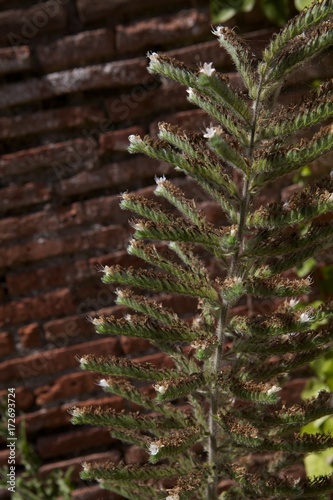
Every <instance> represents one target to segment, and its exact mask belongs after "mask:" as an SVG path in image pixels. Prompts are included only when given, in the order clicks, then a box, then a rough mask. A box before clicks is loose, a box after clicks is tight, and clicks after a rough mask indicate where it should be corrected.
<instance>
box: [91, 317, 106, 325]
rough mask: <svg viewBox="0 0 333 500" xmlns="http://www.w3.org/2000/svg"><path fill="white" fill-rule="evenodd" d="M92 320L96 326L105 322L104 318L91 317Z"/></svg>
mask: <svg viewBox="0 0 333 500" xmlns="http://www.w3.org/2000/svg"><path fill="white" fill-rule="evenodd" d="M90 321H91V322H92V324H93V325H95V326H98V325H102V324H103V323H104V320H103V318H91V319H90Z"/></svg>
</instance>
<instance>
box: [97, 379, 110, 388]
mask: <svg viewBox="0 0 333 500" xmlns="http://www.w3.org/2000/svg"><path fill="white" fill-rule="evenodd" d="M98 385H99V386H100V387H105V388H106V387H109V384H108V383H107V380H105V378H102V379H101V380H100V381H99V382H98Z"/></svg>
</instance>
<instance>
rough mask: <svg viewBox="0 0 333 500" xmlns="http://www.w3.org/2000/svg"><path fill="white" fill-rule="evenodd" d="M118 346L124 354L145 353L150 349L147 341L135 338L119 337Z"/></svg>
mask: <svg viewBox="0 0 333 500" xmlns="http://www.w3.org/2000/svg"><path fill="white" fill-rule="evenodd" d="M120 345H121V348H122V350H123V351H124V353H125V354H133V353H140V352H147V350H148V349H149V348H151V343H150V342H149V341H148V340H145V339H141V338H136V337H125V336H123V337H120Z"/></svg>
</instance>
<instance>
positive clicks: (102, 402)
mask: <svg viewBox="0 0 333 500" xmlns="http://www.w3.org/2000/svg"><path fill="white" fill-rule="evenodd" d="M100 354H101V353H100ZM124 404H125V403H124V399H123V398H121V397H120V396H108V397H104V398H100V399H96V398H94V399H89V400H86V401H84V402H75V403H70V404H68V403H66V404H64V405H61V406H60V407H57V408H48V409H45V408H42V409H41V410H38V411H35V412H31V413H28V414H26V415H24V420H25V422H26V427H27V432H28V433H29V434H31V433H35V432H40V431H41V430H42V429H55V428H56V427H64V426H66V425H68V426H72V424H71V423H70V420H71V416H70V414H69V409H70V408H72V407H73V406H77V407H82V406H90V407H91V406H92V407H94V406H100V407H102V408H114V409H115V410H116V411H121V410H123V409H124V408H125V407H124ZM17 420H18V422H20V420H21V417H19V418H18V419H17ZM71 428H72V427H71Z"/></svg>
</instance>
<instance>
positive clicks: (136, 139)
mask: <svg viewBox="0 0 333 500" xmlns="http://www.w3.org/2000/svg"><path fill="white" fill-rule="evenodd" d="M128 140H129V141H130V143H131V144H132V145H133V146H135V145H137V144H141V143H142V142H143V140H142V139H141V137H140V136H139V135H134V134H131V135H130V136H129V137H128Z"/></svg>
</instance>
